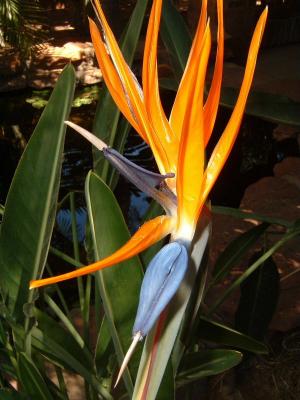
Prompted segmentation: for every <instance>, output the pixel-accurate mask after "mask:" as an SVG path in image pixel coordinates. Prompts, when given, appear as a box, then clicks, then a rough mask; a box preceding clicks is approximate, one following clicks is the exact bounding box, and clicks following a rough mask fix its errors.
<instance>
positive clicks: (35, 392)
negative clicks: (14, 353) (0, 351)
mask: <svg viewBox="0 0 300 400" xmlns="http://www.w3.org/2000/svg"><path fill="white" fill-rule="evenodd" d="M18 369H19V376H20V381H21V384H22V388H23V390H24V391H25V392H26V393H27V394H28V396H30V398H31V399H32V400H52V399H53V397H52V395H51V393H50V392H49V389H48V386H47V384H46V382H45V380H44V378H43V377H42V375H41V373H40V371H39V370H38V369H37V367H36V366H35V364H34V362H33V361H32V360H31V359H30V358H29V357H28V356H27V355H26V354H25V353H20V354H19V357H18Z"/></svg>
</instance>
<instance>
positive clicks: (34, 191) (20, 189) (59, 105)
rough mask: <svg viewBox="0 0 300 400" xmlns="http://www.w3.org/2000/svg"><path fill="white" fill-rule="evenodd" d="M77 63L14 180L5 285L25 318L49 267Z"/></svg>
mask: <svg viewBox="0 0 300 400" xmlns="http://www.w3.org/2000/svg"><path fill="white" fill-rule="evenodd" d="M74 85H75V74H74V69H73V67H72V66H71V65H69V66H67V67H66V68H65V69H64V71H63V73H62V74H61V76H60V78H59V80H58V82H57V84H56V86H55V88H54V90H53V93H52V95H51V97H50V99H49V102H48V104H47V106H46V108H45V110H44V111H43V113H42V116H41V118H40V120H39V122H38V124H37V126H36V128H35V130H34V132H33V134H32V137H31V138H30V140H29V142H28V145H27V147H26V149H25V151H24V153H23V155H22V158H21V160H20V162H19V165H18V167H17V170H16V172H15V176H14V178H13V181H12V184H11V187H10V190H9V193H8V196H7V201H6V205H5V212H4V216H3V222H2V227H1V232H0V285H1V290H2V293H3V295H4V297H6V296H7V297H8V307H9V309H10V311H11V313H12V314H13V315H14V316H15V317H16V318H17V319H23V317H24V315H23V305H24V304H25V303H26V302H29V301H30V298H31V296H32V294H33V292H31V295H30V294H29V293H30V292H29V281H30V279H36V278H37V277H38V276H39V274H40V273H41V272H42V270H43V267H44V265H45V261H46V257H47V253H48V249H49V244H50V238H51V234H52V229H53V225H54V221H55V210H56V202H57V195H58V188H59V182H60V171H61V163H62V153H63V146H64V138H65V130H66V128H65V124H64V121H65V120H66V119H67V117H68V115H69V112H70V108H71V102H72V98H73V93H74ZM16 249H17V251H16Z"/></svg>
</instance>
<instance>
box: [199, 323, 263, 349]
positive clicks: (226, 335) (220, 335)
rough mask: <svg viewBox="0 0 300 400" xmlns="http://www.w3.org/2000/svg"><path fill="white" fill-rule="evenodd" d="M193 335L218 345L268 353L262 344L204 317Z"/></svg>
mask: <svg viewBox="0 0 300 400" xmlns="http://www.w3.org/2000/svg"><path fill="white" fill-rule="evenodd" d="M194 335H195V337H197V338H200V339H203V340H207V341H209V342H212V343H217V344H218V345H226V346H231V347H235V348H238V349H242V350H247V351H252V352H253V353H257V354H267V353H268V348H267V346H266V345H265V344H264V343H262V342H259V341H257V340H255V339H253V338H251V337H250V336H247V335H245V334H243V333H241V332H238V331H237V330H235V329H232V328H229V327H228V326H226V325H223V324H220V323H219V322H215V321H212V320H209V319H207V318H204V317H202V318H200V320H199V323H198V326H197V330H196V332H195V334H194Z"/></svg>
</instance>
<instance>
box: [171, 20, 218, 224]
mask: <svg viewBox="0 0 300 400" xmlns="http://www.w3.org/2000/svg"><path fill="white" fill-rule="evenodd" d="M210 48H211V33H210V28H209V24H207V28H206V31H205V34H204V37H203V43H202V49H201V57H200V63H199V65H198V75H197V79H196V81H195V86H194V88H193V90H192V91H190V93H189V99H188V103H187V105H188V107H187V110H186V113H185V117H184V123H183V133H182V136H181V140H180V149H179V156H178V170H177V171H178V173H177V181H176V184H177V196H178V229H180V226H182V224H186V223H188V224H190V225H193V224H196V222H197V220H196V218H195V213H196V210H197V206H198V203H199V200H200V197H201V191H202V177H203V170H204V141H203V129H204V126H203V93H204V82H205V75H206V69H207V64H208V59H209V53H210Z"/></svg>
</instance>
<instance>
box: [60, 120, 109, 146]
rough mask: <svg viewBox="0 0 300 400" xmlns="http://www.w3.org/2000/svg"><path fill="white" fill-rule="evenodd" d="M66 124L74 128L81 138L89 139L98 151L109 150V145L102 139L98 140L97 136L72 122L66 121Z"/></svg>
mask: <svg viewBox="0 0 300 400" xmlns="http://www.w3.org/2000/svg"><path fill="white" fill-rule="evenodd" d="M65 124H66V125H68V126H70V127H71V128H73V129H74V130H75V131H76V132H78V133H79V134H80V135H81V136H83V137H84V138H85V139H87V140H88V141H89V142H90V143H92V144H93V145H94V146H95V147H96V148H97V149H98V150H100V151H103V150H104V149H106V148H107V144H106V143H104V142H103V141H102V140H101V139H99V138H97V136H95V135H93V134H92V133H91V132H89V131H88V130H86V129H84V128H82V127H81V126H79V125H77V124H74V122H71V121H65Z"/></svg>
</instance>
